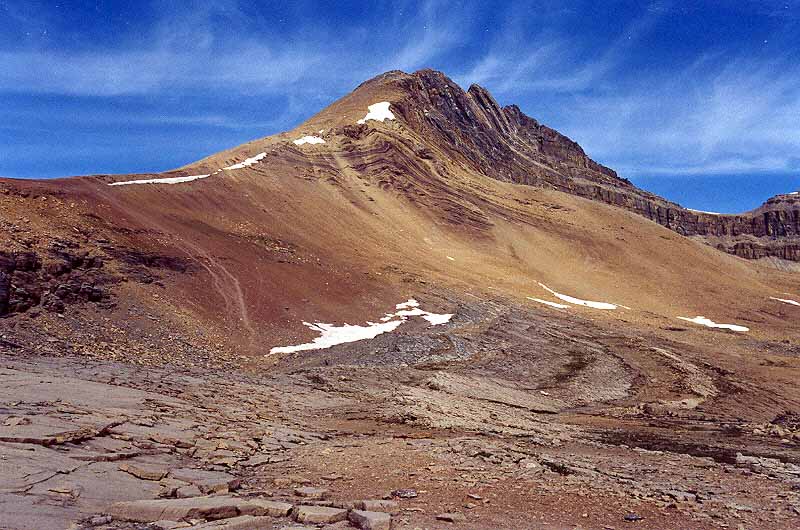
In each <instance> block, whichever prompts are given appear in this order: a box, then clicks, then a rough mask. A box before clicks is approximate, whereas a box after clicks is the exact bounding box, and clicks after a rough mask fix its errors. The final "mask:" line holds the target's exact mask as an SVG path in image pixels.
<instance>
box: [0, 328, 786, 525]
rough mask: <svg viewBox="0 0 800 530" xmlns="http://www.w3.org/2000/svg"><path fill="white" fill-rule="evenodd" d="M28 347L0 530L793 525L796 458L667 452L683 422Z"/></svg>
mask: <svg viewBox="0 0 800 530" xmlns="http://www.w3.org/2000/svg"><path fill="white" fill-rule="evenodd" d="M6 346H8V343H6ZM54 346H57V345H50V347H54ZM25 349H26V348H24V347H18V348H6V350H7V351H8V352H9V353H5V354H2V355H1V356H0V383H2V384H0V477H2V478H0V505H2V507H3V510H2V513H3V515H2V523H0V527H2V528H4V529H5V528H8V529H37V530H47V529H63V528H75V529H77V528H108V529H110V528H137V529H148V530H151V529H171V528H198V529H200V528H202V529H210V528H213V529H220V530H221V529H259V528H264V529H290V528H291V529H300V528H308V529H310V528H328V529H333V528H341V529H345V528H361V529H373V530H379V529H380V530H383V529H389V528H410V529H413V528H464V529H467V528H470V529H475V528H485V529H489V528H602V529H621V528H789V527H791V526H792V525H794V524H796V523H797V521H798V516H799V515H800V466H797V465H794V464H791V463H785V462H782V461H781V459H779V458H770V457H755V456H744V455H742V454H741V453H738V454H737V453H736V452H732V451H730V450H728V449H725V448H724V444H725V443H726V442H725V441H720V443H721V444H722V447H716V448H715V447H714V446H713V445H703V444H702V443H697V442H696V441H695V445H694V447H692V446H691V444H690V443H686V444H684V445H682V442H681V440H682V439H684V438H685V432H686V431H687V430H691V429H695V430H700V431H702V430H704V429H709V425H704V422H703V421H701V420H699V418H698V417H699V416H700V415H699V414H695V415H694V416H695V417H694V418H691V417H684V418H676V416H680V415H681V414H683V415H686V411H685V410H684V411H683V412H681V411H680V410H678V409H674V408H672V409H670V407H662V408H665V409H669V410H667V411H666V412H665V411H664V410H661V411H659V410H657V407H656V406H654V405H649V406H645V407H644V409H641V408H640V409H639V410H638V411H637V410H628V411H627V413H626V414H624V413H623V410H622V409H620V410H617V411H616V412H615V415H617V416H619V417H624V418H625V419H624V420H623V422H630V423H631V427H633V424H634V423H640V424H643V425H647V424H648V423H649V425H650V426H651V427H656V428H660V429H653V430H654V431H659V430H660V431H662V435H663V434H665V433H666V434H667V436H664V437H663V438H659V436H657V435H656V434H655V433H654V432H651V433H650V436H649V437H647V436H643V435H642V436H641V437H640V438H636V436H632V437H631V441H632V444H633V445H631V446H629V445H626V444H624V443H621V438H620V437H622V436H623V435H622V434H620V433H617V435H616V436H617V438H618V439H616V440H612V438H613V437H614V436H615V435H614V432H616V431H615V430H614V429H611V428H609V427H610V425H609V423H610V422H611V421H612V420H611V418H610V416H607V417H606V418H603V417H602V415H597V416H594V417H593V418H591V419H590V420H589V421H588V422H586V421H583V422H581V421H575V418H571V417H570V415H569V414H567V415H563V414H562V415H558V416H556V415H555V412H556V410H557V409H558V406H557V401H558V400H557V399H555V398H552V396H548V395H547V394H548V392H545V391H541V392H537V393H536V395H531V394H530V393H526V392H522V391H514V390H513V389H509V388H507V387H502V386H501V385H500V384H499V383H497V382H492V381H491V380H488V379H479V378H475V377H470V376H466V375H456V374H447V373H444V372H442V371H436V370H430V368H428V369H425V370H421V371H420V370H411V369H408V368H406V369H400V370H397V371H395V373H394V374H393V375H392V374H390V373H389V372H388V371H386V370H381V369H378V368H366V367H364V366H361V367H359V366H339V367H328V368H325V369H318V368H306V369H302V370H298V371H296V372H294V373H283V374H276V375H273V376H254V375H252V374H250V375H248V374H247V373H245V372H243V371H227V372H223V371H219V372H215V371H209V370H205V369H203V370H201V369H190V368H178V367H174V366H164V367H141V366H136V365H134V364H127V363H119V362H110V361H103V360H90V359H87V358H85V357H75V356H69V355H67V356H61V357H54V356H49V355H48V356H32V355H31V354H30V353H29V352H28V353H25V354H23V353H22V350H25ZM15 352H16V353H15ZM390 383H391V384H390ZM492 385H494V386H492ZM551 398H552V399H551ZM648 407H649V410H648ZM581 423H582V425H581ZM798 428H800V426H799V425H797V423H796V422H795V423H794V424H791V423H790V422H789V423H787V422H784V425H782V426H781V425H779V424H777V423H776V424H772V425H767V426H759V425H755V424H744V423H738V424H737V425H736V426H729V429H730V430H736V431H737V432H736V433H735V434H734V436H736V437H738V440H739V441H738V443H741V444H742V446H746V445H750V446H751V447H750V449H751V450H752V449H753V448H754V447H755V446H757V443H754V442H753V440H754V439H759V438H760V439H767V440H770V439H774V440H775V441H776V442H777V443H779V444H783V445H784V446H785V447H787V448H790V447H796V444H797V441H798V440H799V439H800V430H797V429H798ZM793 429H794V430H793ZM633 431H635V429H633V428H632V429H631V432H633ZM671 431H672V432H674V433H675V436H674V438H673V439H671V440H670V438H669V435H668V433H669V432H671ZM728 435H730V433H728ZM728 435H726V436H728ZM711 436H714V433H713V432H712V433H711ZM754 437H755V438H754ZM775 437H777V439H775ZM658 440H661V442H660V443H661V449H657V448H656V446H658V445H659V442H658ZM729 440H730V439H729V438H728V441H729ZM670 442H672V443H673V444H672V445H670ZM734 443H736V441H734ZM768 443H771V442H768ZM648 444H650V446H651V448H649V449H646V448H644V447H645V446H647V445H648ZM792 454H793V452H792ZM783 460H785V458H783Z"/></svg>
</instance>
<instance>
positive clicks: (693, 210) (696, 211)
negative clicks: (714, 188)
mask: <svg viewBox="0 0 800 530" xmlns="http://www.w3.org/2000/svg"><path fill="white" fill-rule="evenodd" d="M686 209H687V210H689V211H690V212H695V213H707V214H709V215H722V214H721V213H719V212H707V211H705V210H695V209H694V208H686Z"/></svg>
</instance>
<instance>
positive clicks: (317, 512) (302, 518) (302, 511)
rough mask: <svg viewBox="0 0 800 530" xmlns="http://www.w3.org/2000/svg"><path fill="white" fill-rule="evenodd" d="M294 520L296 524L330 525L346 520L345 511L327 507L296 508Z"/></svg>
mask: <svg viewBox="0 0 800 530" xmlns="http://www.w3.org/2000/svg"><path fill="white" fill-rule="evenodd" d="M294 510H295V511H294V520H295V521H297V522H298V523H311V524H330V523H336V522H338V521H344V520H345V519H347V510H344V509H341V508H329V507H327V506H307V505H303V506H296V507H295V509H294Z"/></svg>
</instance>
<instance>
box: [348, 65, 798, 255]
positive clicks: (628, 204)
mask: <svg viewBox="0 0 800 530" xmlns="http://www.w3.org/2000/svg"><path fill="white" fill-rule="evenodd" d="M374 83H382V84H383V83H385V84H390V85H394V86H396V88H397V91H398V92H399V93H402V94H404V98H402V99H401V100H400V101H396V102H392V104H393V108H395V109H397V110H398V111H399V113H400V114H401V116H402V119H403V121H404V122H406V123H408V124H409V125H410V126H411V127H412V128H414V129H415V131H416V132H417V133H419V134H420V136H422V137H423V138H425V140H426V142H429V143H431V144H433V145H436V146H437V147H438V148H439V149H441V150H442V151H444V152H445V153H447V155H448V156H449V157H451V158H453V159H454V160H457V161H459V162H460V163H462V164H464V165H466V166H468V167H469V168H470V169H472V170H477V171H479V172H481V173H483V174H485V175H487V176H490V177H492V178H495V179H499V180H503V181H509V182H515V183H518V184H526V185H533V186H543V187H550V188H554V189H557V190H559V191H563V192H567V193H571V194H574V195H578V196H581V197H585V198H588V199H592V200H596V201H601V202H605V203H607V204H612V205H614V206H618V207H621V208H624V209H627V210H630V211H633V212H635V213H637V214H639V215H642V216H644V217H647V218H648V219H650V220H651V221H654V222H656V223H658V224H660V225H662V226H665V227H667V228H670V229H671V230H674V231H676V232H678V233H680V234H683V235H686V236H697V237H698V238H700V239H702V240H704V241H705V242H707V243H708V244H710V245H712V246H715V247H717V248H719V249H720V250H723V251H725V252H729V253H731V254H735V255H737V256H741V257H743V258H748V259H757V258H763V257H769V256H773V257H778V258H782V259H786V260H792V261H800V195H793V194H788V195H779V196H777V197H773V198H772V199H770V200H768V201H767V202H766V203H765V204H764V205H763V206H761V207H760V208H758V209H757V210H754V211H752V212H748V213H743V214H740V215H714V214H709V213H705V212H696V211H693V210H688V209H686V208H683V207H681V206H680V205H678V204H675V203H673V202H670V201H668V200H666V199H663V198H661V197H659V196H657V195H654V194H652V193H648V192H646V191H644V190H641V189H639V188H637V187H636V186H634V185H633V184H631V182H630V181H628V180H627V179H624V178H620V177H619V176H618V175H617V174H616V172H614V170H612V169H610V168H607V167H605V166H603V165H601V164H599V163H597V162H595V161H594V160H592V159H591V158H589V157H588V156H587V155H586V153H585V152H584V151H583V149H582V148H581V146H580V145H578V144H577V143H576V142H574V141H572V140H571V139H569V138H567V137H566V136H564V135H562V134H561V133H559V132H558V131H555V130H553V129H551V128H549V127H547V126H545V125H542V124H540V123H539V122H537V121H536V120H535V119H533V118H530V117H528V116H526V115H525V114H524V113H523V112H522V111H521V110H520V109H519V107H517V106H516V105H509V106H506V107H501V106H500V105H499V104H498V103H497V102H496V101H495V99H494V98H493V97H492V95H491V94H490V93H489V92H488V91H487V90H485V89H484V88H482V87H480V86H478V85H472V86H471V87H470V88H469V90H467V91H466V92H465V91H464V90H462V89H461V88H460V87H459V86H458V85H457V84H455V83H454V82H453V81H451V80H450V79H449V78H447V76H445V75H444V74H442V73H441V72H436V71H433V70H421V71H419V72H416V73H414V74H405V73H403V72H388V73H386V74H383V75H382V76H379V77H377V78H375V79H372V80H370V81H368V82H366V83H364V85H362V87H364V88H369V86H370V85H371V84H374ZM359 88H361V87H359ZM421 151H423V152H422V153H421V154H422V156H425V153H424V151H426V149H424V148H423V149H421Z"/></svg>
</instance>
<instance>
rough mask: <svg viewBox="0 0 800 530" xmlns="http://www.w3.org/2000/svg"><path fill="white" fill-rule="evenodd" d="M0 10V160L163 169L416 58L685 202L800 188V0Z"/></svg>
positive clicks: (18, 4) (6, 169)
mask: <svg viewBox="0 0 800 530" xmlns="http://www.w3.org/2000/svg"><path fill="white" fill-rule="evenodd" d="M0 27H2V28H3V31H2V32H0V175H4V176H9V177H56V176H64V175H75V174H91V173H130V172H145V171H157V170H166V169H170V168H173V167H177V166H180V165H183V164H186V163H188V162H191V161H194V160H197V159H199V158H201V157H203V156H206V155H208V154H211V153H214V152H216V151H219V150H221V149H224V148H227V147H231V146H234V145H238V144H240V143H243V142H245V141H247V140H250V139H253V138H258V137H261V136H266V135H269V134H273V133H276V132H280V131H282V130H286V129H289V128H292V127H294V126H295V125H297V124H298V123H300V122H302V121H303V120H305V119H306V118H308V117H309V116H311V115H313V114H314V113H315V112H317V111H318V110H319V109H321V108H322V107H323V106H325V105H327V104H328V103H330V102H332V101H334V100H335V99H337V98H339V97H341V96H342V95H344V94H346V93H348V92H349V91H350V90H352V89H353V88H354V87H355V86H356V85H358V84H359V83H360V82H362V81H364V80H365V79H367V78H369V77H372V76H374V75H376V74H378V73H381V72H383V71H386V70H390V69H401V70H405V71H413V70H416V69H419V68H423V67H432V68H436V69H439V70H442V71H444V72H445V73H447V74H448V75H449V76H450V77H452V78H453V79H455V80H456V81H457V82H458V83H459V84H461V85H462V86H463V87H465V88H466V87H467V86H469V84H470V83H479V84H481V85H483V86H485V87H486V88H488V89H489V90H490V91H491V92H492V93H493V94H494V95H495V97H496V98H497V99H498V100H499V101H500V103H502V104H510V103H517V104H518V105H519V106H520V107H521V108H522V109H523V111H524V112H526V113H527V114H529V115H531V116H533V117H535V118H537V119H538V120H540V121H541V122H543V123H546V124H548V125H550V126H552V127H554V128H556V129H558V130H560V131H561V132H563V133H565V134H567V135H568V136H570V137H572V138H573V139H575V140H576V141H578V142H579V143H580V144H581V145H582V146H583V147H584V148H585V149H586V151H587V152H588V153H589V154H590V156H592V157H593V158H595V159H597V160H598V161H600V162H602V163H604V164H606V165H609V166H611V167H613V168H614V169H616V170H617V171H618V172H619V173H620V174H621V175H623V176H626V177H628V178H630V179H631V180H633V181H634V182H635V183H637V184H639V185H641V186H643V187H645V188H646V189H649V190H651V191H654V192H656V193H659V194H661V195H664V196H666V197H668V198H670V199H673V200H677V201H679V202H680V203H681V204H684V205H686V206H689V207H693V208H698V209H704V210H713V211H722V212H735V211H743V210H747V209H750V208H753V207H755V206H757V205H758V204H759V203H760V202H761V201H763V200H764V199H766V198H767V197H769V196H770V195H773V194H775V193H779V192H785V191H794V190H795V189H798V188H800V61H798V59H797V58H798V57H800V0H782V1H772V0H752V1H751V0H714V1H711V0H709V1H703V0H697V1H678V0H674V1H661V0H654V1H651V2H647V1H644V0H643V1H636V2H621V1H620V2H617V1H614V0H606V1H604V2H593V1H578V0H575V1H571V0H564V1H560V2H553V1H552V0H546V1H545V0H543V1H536V2H534V1H531V2H513V1H504V2H491V1H483V2H438V1H434V0H426V1H421V2H416V1H407V2H402V1H401V2H381V1H373V2H364V1H352V2H349V1H330V2H323V1H316V2H312V1H299V2H286V1H284V2H278V1H275V2H272V1H270V2H267V1H246V0H238V1H237V0H216V1H214V2H192V1H187V2H180V1H171V2H164V1H153V2H148V1H139V2H130V1H83V2H69V1H58V0H49V1H38V0H24V1H23V0H11V1H8V0H0Z"/></svg>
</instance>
